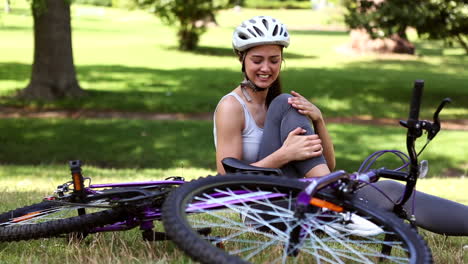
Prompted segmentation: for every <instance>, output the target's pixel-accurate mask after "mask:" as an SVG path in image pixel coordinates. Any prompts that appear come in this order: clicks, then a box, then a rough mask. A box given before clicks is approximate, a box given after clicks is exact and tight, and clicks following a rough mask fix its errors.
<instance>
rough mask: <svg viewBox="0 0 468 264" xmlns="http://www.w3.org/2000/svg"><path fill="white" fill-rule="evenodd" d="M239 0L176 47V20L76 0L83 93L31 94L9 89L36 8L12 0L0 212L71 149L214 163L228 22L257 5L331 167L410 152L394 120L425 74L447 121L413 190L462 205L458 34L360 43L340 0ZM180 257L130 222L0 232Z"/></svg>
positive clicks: (89, 156)
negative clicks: (453, 39)
mask: <svg viewBox="0 0 468 264" xmlns="http://www.w3.org/2000/svg"><path fill="white" fill-rule="evenodd" d="M246 2H247V3H248V4H247V6H246V7H242V8H240V9H239V8H229V9H225V10H220V11H219V12H217V13H216V22H217V24H216V25H211V26H209V27H208V29H207V31H206V33H204V34H203V35H201V37H200V42H199V45H198V47H197V48H196V49H195V50H193V51H180V50H179V49H178V46H177V38H176V31H175V28H174V26H171V25H167V24H165V23H163V22H162V21H161V20H160V19H159V18H158V17H157V16H155V15H153V14H151V13H149V12H147V11H145V10H138V9H134V10H129V9H128V8H112V7H103V6H93V5H83V4H79V3H74V4H73V5H72V6H71V17H72V19H71V23H72V39H73V54H74V63H75V67H76V73H77V78H78V81H79V83H80V85H81V87H82V88H83V89H84V90H85V91H86V92H87V95H86V96H83V97H80V98H73V99H61V100H57V101H40V100H33V101H25V100H22V99H18V98H16V97H15V96H14V95H15V94H16V93H17V92H18V91H19V90H20V89H23V88H24V87H26V86H27V84H28V82H29V79H30V76H31V65H32V63H33V54H34V39H33V19H32V15H31V9H30V7H29V4H28V2H27V1H10V4H11V11H10V12H9V13H2V14H1V15H0V112H1V113H0V115H1V116H2V118H1V119H0V211H6V210H9V209H12V208H16V207H19V206H22V205H25V204H30V203H33V202H38V199H40V197H42V196H45V195H49V194H50V192H51V191H52V190H53V189H54V187H55V186H56V185H58V184H60V183H63V182H65V181H68V177H69V172H68V167H67V161H69V160H74V159H80V160H82V161H83V162H84V167H83V169H84V174H85V176H90V177H92V178H93V181H94V182H117V181H136V180H150V179H151V180H154V179H163V178H166V177H169V176H174V175H176V176H183V177H185V178H186V179H189V180H190V179H196V178H198V177H202V176H206V175H209V174H215V162H214V160H215V156H214V153H215V151H214V145H213V139H212V125H213V124H212V121H211V118H210V117H211V115H212V112H213V110H214V108H215V107H216V104H217V102H218V100H219V99H220V98H221V97H222V96H223V95H224V94H226V93H227V92H229V91H230V90H232V89H233V88H234V87H235V86H236V85H237V84H238V83H239V80H240V79H241V78H242V75H241V73H240V65H239V63H238V61H237V59H236V57H235V56H234V54H233V52H232V48H231V42H230V41H231V35H232V31H233V29H234V27H235V26H237V25H238V24H239V23H240V21H242V20H244V19H247V18H250V17H252V16H254V15H259V14H264V15H270V16H273V17H276V18H278V19H280V20H281V21H282V22H283V23H285V24H287V25H288V29H289V30H290V33H291V46H290V47H289V48H287V49H286V50H285V65H284V68H283V73H282V81H283V87H284V91H285V92H287V91H289V90H295V91H298V92H300V93H301V94H303V95H304V96H306V97H307V98H309V99H311V100H312V101H313V102H314V103H316V104H317V105H318V106H319V107H320V109H321V110H322V112H323V113H324V115H325V118H326V119H327V120H329V121H330V122H329V123H328V127H329V130H330V134H331V136H332V138H333V142H334V145H335V151H336V159H337V169H345V170H347V171H355V170H357V169H358V167H359V165H360V162H361V161H363V160H364V159H365V158H366V157H367V155H369V154H371V153H372V152H374V151H377V150H381V149H398V150H402V151H405V130H404V129H402V128H399V127H398V126H397V122H398V121H397V120H398V119H400V118H401V119H404V118H406V116H407V112H408V104H409V97H410V94H411V89H412V83H413V81H414V80H416V79H423V80H425V82H426V87H425V92H424V98H423V105H422V111H421V117H423V118H426V119H431V116H432V113H433V112H434V110H435V108H436V107H437V105H438V104H439V102H440V101H441V100H442V99H443V98H445V97H451V98H452V99H453V103H452V104H450V105H449V106H448V107H447V108H446V109H444V111H443V113H442V115H441V119H442V120H443V121H444V120H448V121H450V122H448V123H446V124H444V128H447V129H446V130H443V131H442V132H441V133H440V134H439V135H438V136H437V138H436V139H435V140H434V142H432V144H431V145H429V147H428V148H427V150H426V151H425V152H424V154H423V155H422V159H427V160H429V165H430V172H429V175H428V177H427V179H423V180H420V181H419V182H418V189H419V190H422V191H426V192H428V193H431V194H434V195H439V196H442V197H444V198H447V199H451V200H455V201H458V202H461V203H464V204H468V198H467V197H468V196H467V195H466V193H465V192H466V190H468V189H467V187H468V180H467V179H466V175H467V170H468V163H467V162H468V161H467V156H468V154H467V152H466V149H467V148H468V140H467V139H468V133H467V130H466V126H463V124H466V120H467V118H468V89H467V88H468V87H467V84H468V73H467V71H466V68H467V66H468V59H467V56H466V55H465V52H464V50H463V49H462V48H461V47H459V46H457V45H455V46H453V47H447V46H446V45H444V44H443V43H442V42H440V41H434V40H432V41H428V40H421V39H419V38H418V37H417V35H416V33H415V32H412V31H409V33H408V34H409V37H410V39H411V41H412V42H413V43H414V44H415V47H416V54H415V55H402V54H373V53H356V52H353V51H352V50H350V49H349V46H348V45H349V41H350V37H349V32H348V30H347V28H346V26H345V24H344V22H343V14H342V12H343V10H342V8H341V7H340V6H339V1H336V4H335V5H329V6H327V7H324V8H321V9H320V10H312V9H311V8H310V5H309V4H310V3H308V2H307V1H299V4H298V3H297V1H287V3H293V4H297V5H299V7H300V8H298V9H286V8H285V7H287V6H286V5H284V4H283V6H281V3H279V2H278V3H276V2H277V1H269V2H275V5H276V6H274V8H273V9H260V8H258V7H256V6H254V5H253V4H252V3H253V2H256V1H246ZM257 2H260V3H262V1H257ZM263 2H265V1H263ZM267 2H268V1H267ZM249 3H250V4H249ZM255 7H256V8H255ZM2 10H3V9H2ZM39 117H40V118H39ZM376 124H378V125H376ZM392 124H393V125H392ZM447 124H452V125H450V126H448V125H447ZM460 124H461V125H460ZM420 141H421V142H422V141H424V140H420ZM421 142H420V143H421ZM423 143H424V142H423ZM418 146H419V147H421V146H422V144H419V145H418ZM380 164H385V165H387V164H391V165H396V163H394V162H393V161H389V160H385V162H382V163H380ZM448 223H449V221H448ZM424 235H425V238H426V239H427V240H428V241H429V244H430V246H431V248H432V249H433V251H434V255H435V258H436V261H437V262H438V263H463V262H465V263H466V262H468V250H466V249H465V250H463V246H464V245H467V244H468V241H467V239H466V238H445V237H443V236H440V235H435V234H431V233H429V232H424ZM109 241H112V243H111V244H109V243H110V242H109ZM180 257H182V253H180V252H179V251H177V249H175V248H174V246H173V245H172V244H171V243H170V242H168V243H159V242H157V243H148V242H144V241H142V240H141V239H140V236H139V233H138V230H135V231H129V232H125V233H122V234H120V233H119V234H102V235H98V236H95V237H94V238H92V239H90V240H89V241H87V242H86V243H84V244H83V245H80V244H78V245H75V244H73V245H67V244H66V243H65V242H64V241H63V240H60V239H47V240H40V241H33V242H20V243H11V244H6V243H3V244H1V243H0V263H16V262H24V261H26V262H32V263H39V262H41V263H44V261H45V262H48V263H55V262H63V260H66V262H75V261H76V260H78V259H80V261H81V262H85V263H102V262H109V263H110V262H112V263H118V262H121V263H148V262H158V261H159V262H160V263H166V262H178V261H179V259H178V258H180ZM176 260H177V261H176ZM184 261H185V262H190V260H188V259H184Z"/></svg>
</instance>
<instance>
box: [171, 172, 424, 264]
mask: <svg viewBox="0 0 468 264" xmlns="http://www.w3.org/2000/svg"><path fill="white" fill-rule="evenodd" d="M304 186H305V183H301V182H299V181H295V180H291V179H285V178H278V177H272V176H260V175H226V176H220V177H208V178H204V179H200V180H198V181H194V182H191V183H188V184H185V185H183V186H182V187H179V188H178V189H177V190H175V191H174V192H173V193H172V194H171V195H170V196H169V197H168V198H167V200H166V202H165V204H164V207H163V221H164V226H165V229H166V232H167V233H168V235H169V236H171V238H172V240H173V241H174V242H175V243H176V244H177V245H178V246H179V247H180V248H181V249H182V250H184V251H185V252H186V253H187V254H188V255H190V256H191V257H193V258H194V259H196V260H198V261H200V262H203V263H246V262H247V263H249V262H250V263H290V262H293V263H375V262H379V261H383V263H428V262H431V261H432V257H431V254H430V251H429V249H428V248H427V246H426V244H425V242H424V241H423V240H422V238H420V237H419V235H418V234H417V233H416V232H415V231H414V230H412V229H411V228H410V227H409V226H408V225H407V224H405V223H403V221H401V220H400V219H398V218H397V217H396V216H394V215H392V214H389V213H386V212H381V211H379V210H377V209H372V208H368V207H367V206H366V205H365V204H363V203H361V202H359V201H352V202H351V201H340V200H339V199H336V198H335V197H333V195H330V194H327V193H319V194H318V195H317V198H318V199H320V200H321V201H326V202H330V203H332V204H334V205H337V206H339V207H341V208H343V210H344V211H343V212H341V213H337V212H334V211H333V210H330V209H324V208H319V207H316V206H312V207H311V208H310V210H309V211H308V212H307V213H306V214H305V216H304V218H303V219H298V218H297V217H295V215H294V213H295V211H294V207H295V198H296V196H297V194H298V193H299V192H300V191H301V190H302V188H303V187H304ZM350 215H357V216H360V218H362V219H365V220H366V221H367V222H369V223H371V225H372V227H373V228H374V227H376V228H377V229H381V230H382V231H383V232H382V233H381V234H372V235H368V234H361V233H356V232H355V230H350V229H349V228H345V227H346V226H347V225H346V223H348V222H349V219H348V218H347V216H350ZM297 227H299V228H297ZM202 229H205V230H206V229H210V231H211V233H210V234H209V236H208V237H207V236H201V235H199V234H198V232H197V230H202ZM293 230H296V231H297V230H299V235H298V236H296V237H298V240H297V241H292V240H291V237H292V236H293V235H292V234H293ZM220 248H223V249H220ZM390 248H391V250H390V251H389V252H387V251H388V250H389V249H390Z"/></svg>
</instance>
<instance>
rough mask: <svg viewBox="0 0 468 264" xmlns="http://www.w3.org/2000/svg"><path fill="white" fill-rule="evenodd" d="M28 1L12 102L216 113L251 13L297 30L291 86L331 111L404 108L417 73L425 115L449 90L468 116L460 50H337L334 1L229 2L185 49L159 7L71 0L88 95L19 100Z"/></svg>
mask: <svg viewBox="0 0 468 264" xmlns="http://www.w3.org/2000/svg"><path fill="white" fill-rule="evenodd" d="M21 3H22V2H21V1H19V2H17V1H15V2H14V3H13V4H14V6H13V13H12V14H9V15H6V14H3V15H2V23H1V24H0V38H1V39H2V41H1V42H0V50H2V56H0V95H4V97H3V98H0V103H2V104H6V105H16V106H24V105H26V106H30V107H42V108H86V109H118V110H124V111H156V112H212V111H213V109H214V108H215V106H216V103H217V102H218V100H219V98H220V97H221V96H222V95H224V94H225V93H227V92H228V91H230V90H231V89H232V88H233V87H234V86H236V85H237V83H238V82H239V80H240V78H241V74H240V65H239V63H238V62H237V60H236V58H235V56H234V55H233V52H232V49H231V43H230V39H231V34H232V31H233V28H234V27H235V26H236V25H237V24H239V23H240V21H242V20H243V19H246V18H249V17H251V16H253V15H256V14H267V15H272V16H274V17H277V18H279V19H281V20H282V21H283V22H285V23H286V24H287V25H288V27H289V29H290V31H291V36H292V37H291V38H292V40H291V41H292V43H291V46H290V47H289V48H287V49H286V51H285V58H286V63H285V65H284V66H285V67H284V72H283V74H282V77H283V81H284V87H285V91H286V92H287V91H290V90H297V91H299V92H301V93H302V94H304V95H305V96H307V97H308V98H310V99H312V100H313V101H314V102H315V103H316V104H317V105H318V106H319V107H320V108H321V109H322V110H323V112H324V113H325V115H326V116H330V117H332V116H353V115H370V116H375V117H397V118H400V117H402V116H405V115H406V112H407V109H408V101H409V96H410V91H411V88H412V82H413V81H414V80H416V79H424V80H426V83H427V85H426V92H425V97H424V103H423V111H422V113H423V115H424V116H427V117H430V116H431V114H432V112H433V109H434V108H435V107H436V105H437V104H438V103H439V101H440V100H441V99H442V98H444V97H452V98H453V99H455V102H454V103H453V104H452V105H451V106H450V108H449V109H448V110H447V111H445V112H444V116H445V117H446V118H466V117H467V114H468V90H467V89H465V88H466V83H467V82H468V73H467V72H466V70H465V68H466V66H467V62H468V59H467V56H464V55H463V51H462V50H461V49H459V48H451V49H449V48H443V47H441V46H440V45H439V43H437V42H421V41H415V42H416V45H417V46H418V54H419V55H420V56H394V57H379V56H371V55H369V56H350V55H346V54H342V53H339V52H337V51H336V50H337V48H339V47H341V46H343V45H345V44H346V43H348V41H349V37H348V33H347V32H345V31H324V30H319V29H317V27H323V25H334V26H337V25H338V26H340V25H342V22H341V20H342V18H340V16H339V12H338V11H336V10H325V11H321V12H319V11H312V10H280V9H276V10H254V9H243V10H242V12H235V11H232V10H225V11H221V12H220V13H219V15H218V16H217V21H218V24H219V26H218V27H214V28H210V29H209V30H208V32H207V33H206V34H204V35H203V36H202V37H201V41H200V47H199V48H198V49H197V50H196V51H194V52H180V51H178V50H177V49H176V39H175V31H174V28H169V27H167V26H165V25H163V24H161V22H160V21H159V20H158V19H157V18H156V17H155V16H153V15H151V14H147V13H145V12H143V11H133V12H127V11H124V10H117V9H110V8H96V7H89V6H80V5H73V6H72V7H73V8H72V25H73V46H74V54H75V56H74V57H75V64H76V67H77V74H78V79H79V81H80V84H81V86H82V87H83V88H84V89H86V91H88V92H89V94H88V96H87V97H84V98H82V99H79V100H61V101H59V102H53V103H51V102H33V103H31V102H21V101H17V100H15V99H13V98H11V97H10V96H7V95H12V94H13V93H14V91H15V90H18V89H21V88H23V87H25V86H26V84H27V82H28V79H29V77H30V70H31V63H32V57H33V56H32V54H33V39H32V37H33V35H32V29H31V28H32V18H31V16H30V15H29V13H30V12H29V10H28V9H27V8H26V6H25V5H24V4H23V5H20V4H21ZM16 6H19V7H18V8H16ZM5 96H6V97H5ZM122 98H125V100H122ZM186 98H190V103H187V102H186V100H185V99H186Z"/></svg>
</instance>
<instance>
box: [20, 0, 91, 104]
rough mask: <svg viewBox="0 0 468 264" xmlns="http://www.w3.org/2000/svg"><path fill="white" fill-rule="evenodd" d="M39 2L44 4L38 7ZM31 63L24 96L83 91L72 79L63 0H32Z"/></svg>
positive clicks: (66, 10)
mask: <svg viewBox="0 0 468 264" xmlns="http://www.w3.org/2000/svg"><path fill="white" fill-rule="evenodd" d="M40 2H42V3H45V6H40V7H38V4H39V5H40ZM32 13H33V18H34V63H33V66H32V74H31V80H30V83H29V84H28V86H27V87H26V88H25V89H24V90H22V91H21V93H20V97H22V98H26V99H44V100H54V99H59V98H64V97H77V96H81V95H84V94H85V92H84V91H83V90H82V89H81V88H80V86H79V84H78V80H77V79H76V72H75V65H74V63H73V51H72V40H71V25H70V23H71V22H70V20H71V18H70V3H69V1H67V0H45V1H38V0H33V3H32Z"/></svg>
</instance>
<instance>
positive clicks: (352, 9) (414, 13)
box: [344, 0, 468, 53]
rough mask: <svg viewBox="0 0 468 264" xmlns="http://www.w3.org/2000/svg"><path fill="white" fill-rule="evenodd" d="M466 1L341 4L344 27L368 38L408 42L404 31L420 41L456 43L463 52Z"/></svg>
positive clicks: (400, 0) (398, 0) (360, 0)
mask: <svg viewBox="0 0 468 264" xmlns="http://www.w3.org/2000/svg"><path fill="white" fill-rule="evenodd" d="M467 3H468V1H467V0H411V1H407V0H344V6H345V7H346V9H347V13H346V14H345V23H346V24H347V25H348V26H349V27H350V28H351V29H365V30H366V31H367V33H368V34H369V35H370V36H371V37H372V38H389V37H392V36H398V37H400V38H402V39H404V40H408V38H407V36H406V29H407V28H408V27H412V28H415V29H416V30H417V32H418V35H419V36H420V37H422V38H430V39H442V40H444V41H446V42H448V43H451V42H453V41H454V40H455V41H457V42H459V43H460V44H461V45H462V46H463V47H464V48H465V50H466V51H467V53H468V50H467V48H466V47H467V45H466V36H467V34H468V19H467V16H468V10H467V9H466V6H467Z"/></svg>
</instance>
